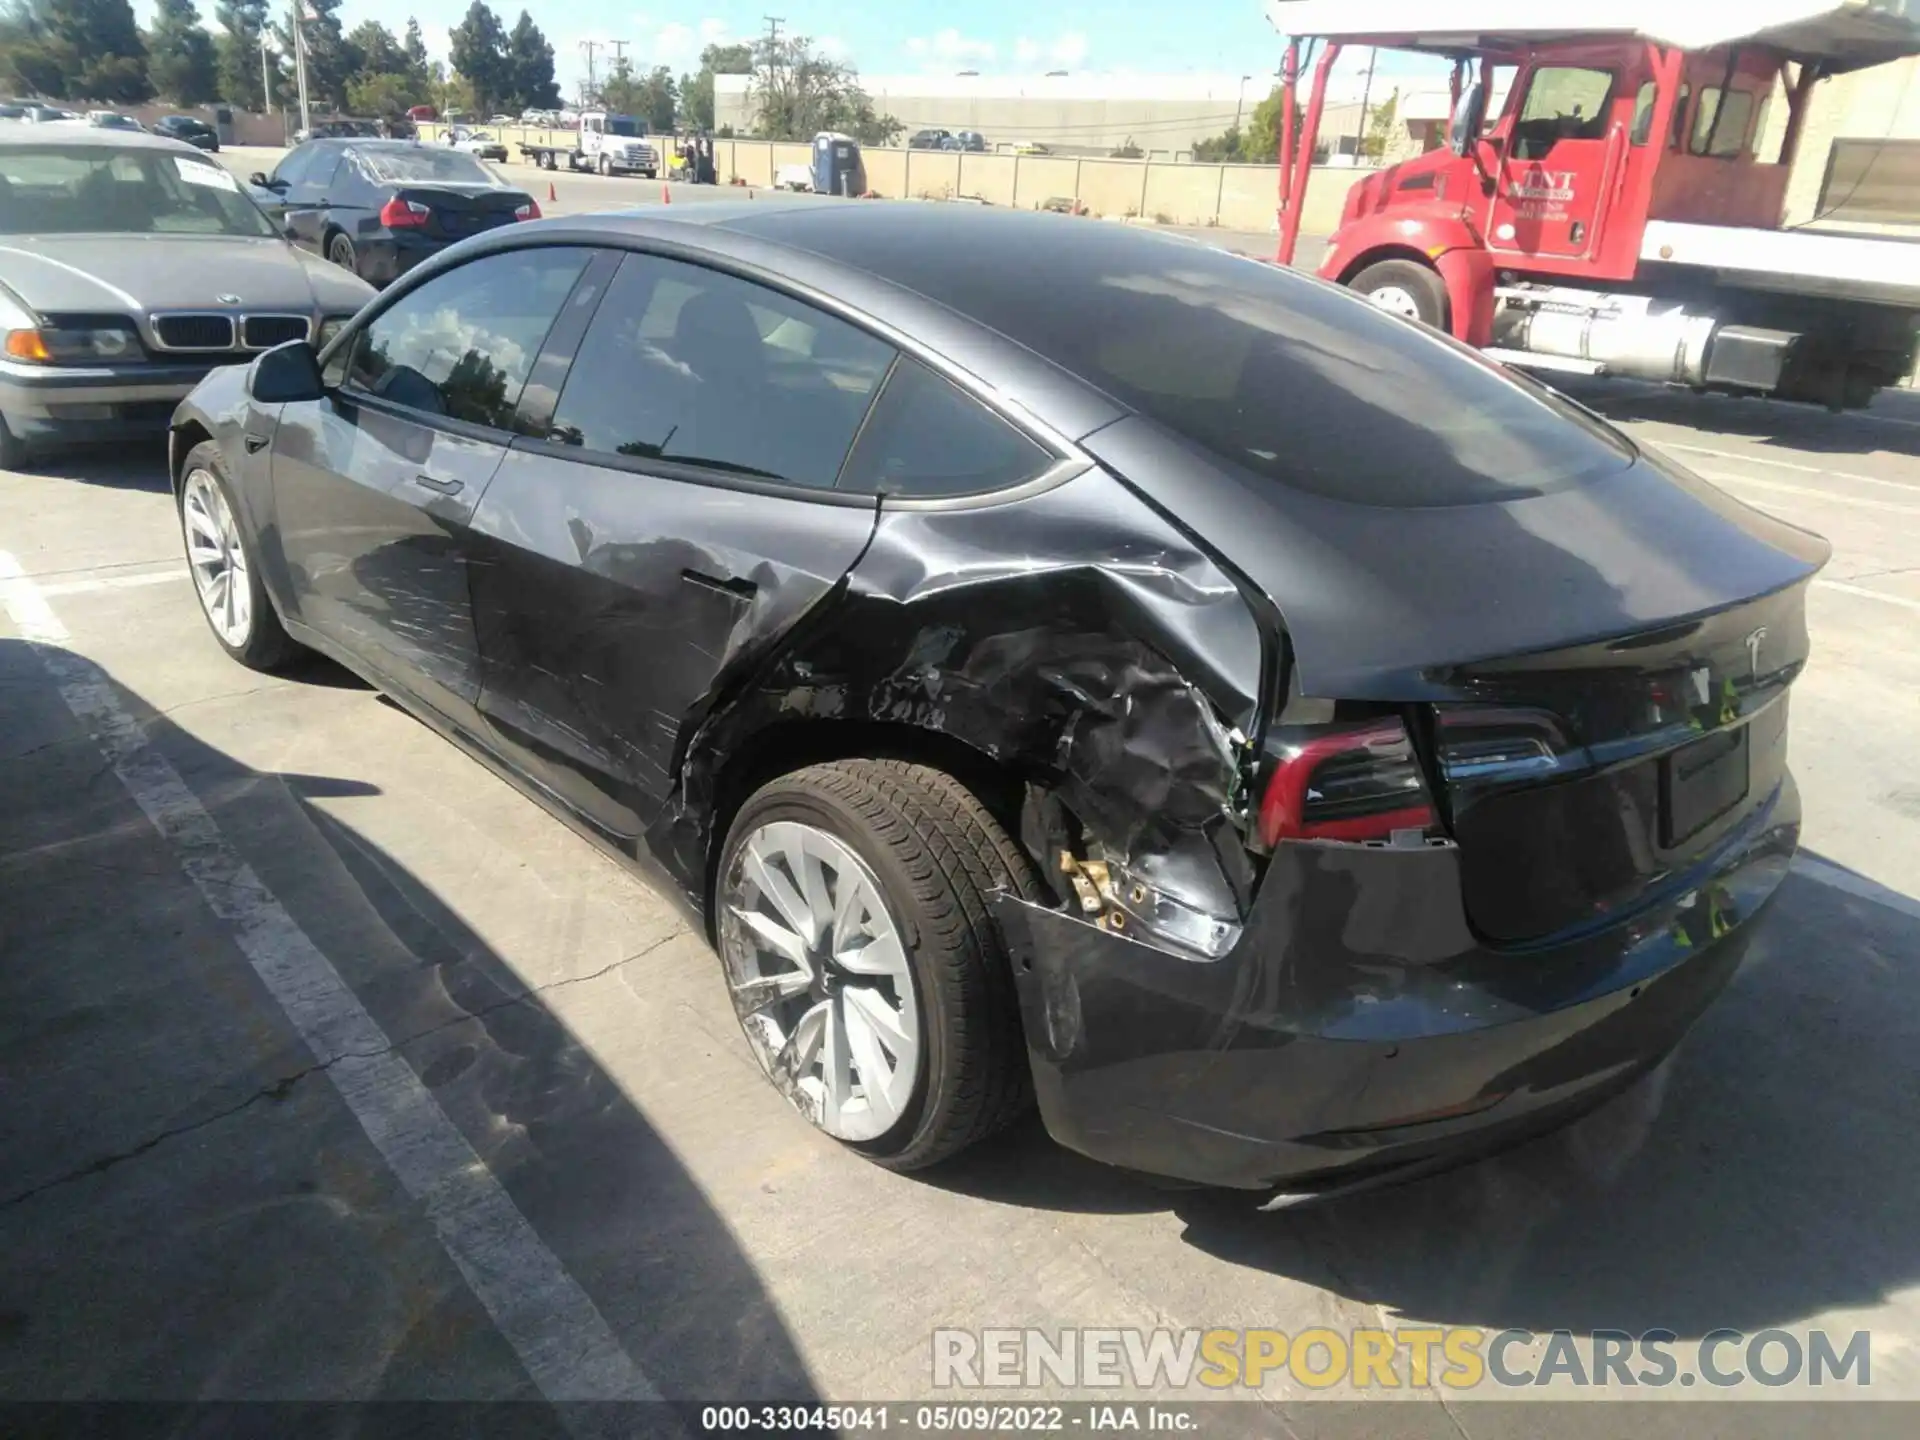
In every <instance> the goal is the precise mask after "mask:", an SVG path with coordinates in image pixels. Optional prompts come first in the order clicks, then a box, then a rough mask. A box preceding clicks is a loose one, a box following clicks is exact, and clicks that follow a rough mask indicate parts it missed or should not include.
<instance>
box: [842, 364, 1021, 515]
mask: <svg viewBox="0 0 1920 1440" xmlns="http://www.w3.org/2000/svg"><path fill="white" fill-rule="evenodd" d="M1053 458H1054V457H1053V456H1052V455H1051V454H1049V453H1048V452H1047V451H1045V450H1043V449H1041V448H1040V447H1039V446H1038V445H1036V444H1034V443H1033V441H1031V440H1029V439H1028V438H1027V437H1026V436H1025V435H1023V434H1022V433H1021V432H1020V431H1019V430H1017V429H1015V428H1014V427H1013V426H1012V425H1010V424H1009V423H1008V422H1007V421H1005V420H1003V419H1001V418H1000V417H999V416H998V415H996V414H994V413H993V412H992V411H991V410H989V409H988V408H987V407H986V406H984V405H982V404H981V403H980V402H979V401H978V400H975V399H974V398H973V397H972V396H971V395H968V394H966V393H964V392H963V391H961V390H960V389H959V388H958V387H957V386H955V385H952V384H950V383H949V382H947V381H946V380H943V379H941V378H940V377H939V376H938V375H935V374H934V373H933V372H932V371H931V370H929V369H927V368H926V366H924V365H921V364H919V363H917V362H916V361H912V360H901V361H900V362H899V364H898V365H897V366H896V367H895V369H894V372H893V374H892V375H891V376H889V377H888V379H887V387H886V389H885V390H884V391H882V392H881V396H880V401H879V403H878V404H877V405H876V406H875V407H874V411H873V417H872V418H871V419H870V420H868V421H867V425H866V428H865V429H864V430H862V431H861V432H860V443H859V444H858V445H856V446H855V447H854V450H853V455H852V458H851V459H849V460H848V462H847V468H846V473H845V474H844V475H842V476H841V478H840V488H841V489H842V490H858V491H861V492H863V493H870V494H871V493H878V494H882V495H900V496H908V497H918V498H929V499H932V498H939V497H943V496H949V495H978V494H981V493H984V492H986V491H991V490H1004V489H1006V488H1008V487H1009V486H1013V485H1019V484H1021V483H1023V482H1024V481H1027V480H1032V479H1034V478H1035V477H1036V476H1038V475H1040V474H1041V473H1042V472H1043V471H1045V470H1046V468H1047V467H1048V466H1049V465H1050V464H1052V463H1053Z"/></svg>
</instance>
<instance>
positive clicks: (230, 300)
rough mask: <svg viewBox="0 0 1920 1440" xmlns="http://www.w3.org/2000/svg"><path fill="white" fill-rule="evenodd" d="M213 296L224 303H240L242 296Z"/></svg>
mask: <svg viewBox="0 0 1920 1440" xmlns="http://www.w3.org/2000/svg"><path fill="white" fill-rule="evenodd" d="M213 298H214V299H215V300H218V301H219V302H220V303H221V304H222V305H238V304H239V303H240V297H239V296H238V295H216V296H214V297H213Z"/></svg>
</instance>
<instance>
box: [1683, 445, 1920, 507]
mask: <svg viewBox="0 0 1920 1440" xmlns="http://www.w3.org/2000/svg"><path fill="white" fill-rule="evenodd" d="M1653 443H1654V444H1656V445H1658V446H1659V447H1660V448H1661V449H1662V450H1676V451H1679V452H1681V453H1683V454H1687V455H1711V456H1712V457H1713V458H1714V459H1716V460H1738V461H1739V462H1740V463H1741V464H1743V465H1766V466H1770V467H1771V468H1773V469H1775V470H1793V471H1796V472H1798V473H1799V474H1802V475H1829V476H1832V477H1833V478H1834V479H1835V480H1855V481H1858V482H1859V483H1860V484H1862V485H1884V486H1886V487H1887V488H1888V489H1889V490H1904V491H1905V492H1906V493H1907V494H1909V495H1913V496H1916V497H1920V485H1915V484H1912V483H1911V482H1909V481H1905V480H1886V479H1883V478H1881V477H1880V476H1878V475H1856V474H1854V473H1853V472H1852V471H1850V470H1829V469H1827V468H1826V467H1825V466H1821V465H1796V464H1794V463H1793V462H1792V461H1791V460H1773V459H1769V458H1768V457H1767V456H1765V455H1742V454H1740V453H1739V452H1738V451H1735V450H1711V449H1709V448H1708V447H1706V446H1705V445H1681V444H1678V443H1676V442H1674V441H1670V440H1656V441H1654V442H1653Z"/></svg>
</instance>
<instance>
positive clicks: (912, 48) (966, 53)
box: [907, 26, 994, 61]
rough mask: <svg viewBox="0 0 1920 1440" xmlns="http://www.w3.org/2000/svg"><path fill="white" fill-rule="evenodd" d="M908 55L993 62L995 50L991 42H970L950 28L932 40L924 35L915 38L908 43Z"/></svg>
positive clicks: (947, 59)
mask: <svg viewBox="0 0 1920 1440" xmlns="http://www.w3.org/2000/svg"><path fill="white" fill-rule="evenodd" d="M907 53H908V54H909V55H916V56H919V57H920V58H921V59H923V60H939V61H959V60H991V59H993V55H994V49H993V42H992V41H991V40H970V39H968V38H967V37H966V36H964V35H962V34H961V33H960V32H959V31H958V30H955V29H953V28H952V27H951V26H949V27H948V28H947V29H945V30H941V31H939V32H937V33H936V34H934V35H933V36H932V37H931V38H929V37H927V36H924V35H916V36H914V37H913V38H912V39H911V40H909V41H907Z"/></svg>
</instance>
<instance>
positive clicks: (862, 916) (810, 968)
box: [714, 760, 1035, 1170]
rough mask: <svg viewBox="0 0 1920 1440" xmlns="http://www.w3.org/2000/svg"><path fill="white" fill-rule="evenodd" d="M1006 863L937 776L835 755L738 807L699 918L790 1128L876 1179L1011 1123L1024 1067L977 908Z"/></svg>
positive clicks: (1002, 841)
mask: <svg viewBox="0 0 1920 1440" xmlns="http://www.w3.org/2000/svg"><path fill="white" fill-rule="evenodd" d="M1000 889H1007V890H1011V891H1012V892H1013V893H1015V894H1017V895H1025V896H1032V895H1033V894H1034V893H1035V890H1034V880H1033V876H1032V871H1031V869H1030V867H1029V866H1028V865H1027V862H1026V859H1025V857H1024V856H1023V855H1022V854H1021V852H1020V851H1019V850H1018V848H1017V847H1016V846H1015V845H1014V844H1013V842H1012V841H1011V840H1010V839H1009V838H1008V837H1007V834H1006V832H1005V831H1004V830H1002V829H1001V828H1000V826H999V825H998V824H997V823H996V822H995V821H994V819H993V818H992V817H991V816H990V815H989V814H988V813H987V811H986V809H985V808H984V807H983V806H982V805H981V804H980V802H979V801H978V800H977V799H975V798H974V796H973V795H972V794H971V793H969V792H968V791H967V790H966V788H965V787H964V786H962V785H961V784H960V783H959V782H958V781H957V780H955V779H954V778H953V777H952V776H950V775H946V774H943V773H941V772H940V771H937V770H932V769H929V768H927V767H925V766H922V765H912V764H907V763H905V762H902V761H890V760H842V761H838V762H835V763H833V764H829V765H816V766H813V767H811V768H809V769H806V770H801V771H797V772H795V773H794V774H791V775H786V776H782V777H781V778H780V779H778V780H775V781H773V782H772V783H770V784H768V785H767V786H765V787H764V788H762V789H761V790H760V791H759V792H758V793H756V794H755V795H754V796H753V797H752V798H751V799H750V800H748V801H747V803H746V804H745V805H744V806H742V807H741V809H740V813H739V815H738V817H737V818H736V819H735V820H734V823H733V827H732V829H731V831H730V832H729V834H728V837H727V842H726V846H725V848H724V850H723V851H722V853H721V860H720V868H719V872H718V875H717V877H716V892H715V897H714V908H715V918H716V930H717V932H718V938H719V944H720V956H721V961H722V963H723V965H724V966H725V970H726V977H727V983H728V987H729V988H730V990H731V991H732V993H733V1000H734V1009H735V1011H736V1012H737V1013H738V1015H739V1017H740V1024H741V1028H742V1029H744V1030H745V1031H746V1034H747V1040H748V1043H749V1045H750V1046H751V1047H752V1049H753V1051H754V1054H755V1056H756V1057H757V1058H758V1059H759V1061H760V1064H761V1066H762V1068H764V1069H765V1071H766V1072H767V1075H768V1078H769V1079H771V1080H772V1081H773V1083H774V1085H775V1086H776V1087H777V1088H778V1089H779V1090H780V1091H781V1093H782V1094H784V1095H785V1096H786V1097H787V1099H788V1100H789V1101H790V1102H791V1103H792V1104H793V1106H794V1108H795V1109H797V1110H799V1111H800V1113H801V1114H802V1115H804V1116H805V1117H806V1118H807V1119H808V1120H809V1121H811V1122H812V1123H813V1124H814V1125H816V1126H818V1127H819V1128H820V1129H821V1130H823V1131H825V1132H826V1133H827V1134H829V1135H831V1136H833V1137H834V1138H835V1139H837V1140H839V1141H841V1142H842V1143H844V1144H846V1145H849V1146H850V1147H852V1148H853V1149H856V1150H858V1151H860V1152H861V1153H862V1154H864V1155H866V1156H867V1157H868V1158H870V1159H872V1160H874V1161H875V1162H877V1163H879V1164H881V1165H884V1166H887V1167H888V1168H889V1169H894V1170H917V1169H920V1168H922V1167H924V1166H927V1165H932V1164H934V1163H936V1162H937V1161H940V1160H943V1159H945V1158H947V1157H948V1156H950V1155H952V1154H954V1153H955V1152H956V1151H959V1150H961V1149H964V1148H965V1147H966V1146H968V1145H970V1144H973V1143H974V1142H975V1141H977V1140H980V1139H983V1138H985V1137H986V1136H988V1135H991V1134H993V1133H994V1132H995V1131H997V1130H999V1129H1001V1128H1003V1127H1004V1126H1005V1125H1006V1124H1007V1123H1008V1122H1009V1121H1011V1120H1013V1119H1016V1118H1017V1117H1018V1116H1019V1115H1020V1114H1022V1113H1023V1112H1024V1111H1025V1109H1026V1108H1027V1106H1028V1104H1029V1103H1030V1099H1031V1095H1032V1080H1031V1073H1030V1071H1029V1069H1028V1065H1027V1059H1026V1052H1025V1046H1024V1042H1023V1039H1022V1032H1021V1027H1020V1009H1019V1002H1018V999H1017V997H1016V996H1015V993H1014V988H1013V973H1012V968H1011V966H1010V964H1009V963H1008V958H1007V953H1006V948H1005V944H1004V941H1003V940H1002V939H1001V936H1000V931H999V927H998V926H997V925H996V924H995V923H994V920H993V917H992V915H991V914H990V913H989V911H988V909H987V900H986V897H987V896H989V895H991V894H993V893H994V892H995V891H996V890H1000Z"/></svg>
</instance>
